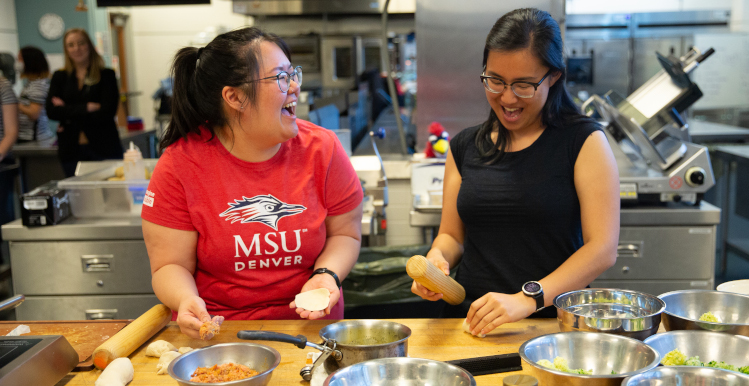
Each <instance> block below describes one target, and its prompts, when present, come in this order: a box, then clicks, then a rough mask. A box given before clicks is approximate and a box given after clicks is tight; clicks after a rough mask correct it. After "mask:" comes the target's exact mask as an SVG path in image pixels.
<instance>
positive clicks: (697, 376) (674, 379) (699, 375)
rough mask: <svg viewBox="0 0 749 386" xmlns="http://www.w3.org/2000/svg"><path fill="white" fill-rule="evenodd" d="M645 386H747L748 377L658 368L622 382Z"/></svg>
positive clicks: (704, 369)
mask: <svg viewBox="0 0 749 386" xmlns="http://www.w3.org/2000/svg"><path fill="white" fill-rule="evenodd" d="M645 385H659V386H680V385H705V386H749V375H744V374H741V373H737V372H735V371H729V370H721V369H713V368H709V367H692V366H678V367H658V368H656V369H653V370H650V371H646V372H644V373H642V374H637V375H633V376H631V377H628V378H627V379H625V380H624V381H623V382H622V386H645Z"/></svg>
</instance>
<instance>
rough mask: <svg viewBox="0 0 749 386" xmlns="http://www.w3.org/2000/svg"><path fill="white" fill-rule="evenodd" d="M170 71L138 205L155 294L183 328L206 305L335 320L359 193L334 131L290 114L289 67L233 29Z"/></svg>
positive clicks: (267, 41)
mask: <svg viewBox="0 0 749 386" xmlns="http://www.w3.org/2000/svg"><path fill="white" fill-rule="evenodd" d="M172 75H173V78H174V90H173V100H172V102H173V103H172V118H171V121H170V123H169V126H168V127H167V129H166V131H165V133H164V136H163V138H162V140H161V149H162V150H163V151H164V153H163V155H162V156H161V158H159V163H158V165H157V166H156V169H155V170H154V173H153V176H152V177H151V181H150V183H149V185H148V190H147V191H146V199H145V200H144V201H143V211H142V214H141V217H142V218H143V237H144V239H145V242H146V247H147V249H148V257H149V259H150V261H151V273H152V275H153V278H152V283H153V289H154V292H155V293H156V296H158V298H159V300H161V302H163V303H164V304H165V305H167V306H168V307H169V308H171V309H172V310H174V311H176V312H177V315H176V320H177V323H178V324H179V326H180V328H181V330H182V332H183V333H185V334H187V335H188V336H190V337H192V338H197V337H198V331H199V329H200V327H201V323H205V322H207V321H209V320H210V319H211V318H210V316H209V313H210V314H211V315H216V316H219V317H220V316H223V317H225V318H226V319H239V320H247V319H296V318H299V317H302V318H308V319H317V318H322V317H327V318H331V319H342V318H343V297H342V296H343V295H342V292H341V290H340V286H341V281H342V280H343V279H344V278H345V277H346V275H348V273H349V271H350V270H351V268H352V267H353V266H354V264H355V263H356V260H357V258H358V255H359V248H360V246H361V218H362V197H363V194H362V189H361V184H360V183H359V179H358V177H357V176H356V173H355V172H354V169H353V166H352V165H351V162H350V161H349V159H348V157H347V156H346V153H345V151H344V149H343V146H341V144H340V142H339V141H338V140H337V138H336V136H335V134H333V132H331V131H329V130H326V129H324V128H322V127H319V126H316V125H313V124H311V123H309V122H306V121H302V120H301V119H297V117H296V115H295V112H296V102H297V100H298V99H299V88H300V87H301V83H302V68H301V67H294V66H292V64H291V54H290V52H289V47H288V46H287V45H286V43H285V42H284V41H283V40H281V38H279V37H278V36H276V35H274V34H271V33H265V32H263V31H261V30H259V29H257V28H254V27H247V28H242V29H238V30H235V31H231V32H227V33H224V34H221V35H219V36H217V37H216V38H215V39H213V41H211V42H210V43H208V45H207V46H206V47H204V48H200V49H197V48H195V47H186V48H183V49H181V50H179V52H177V55H176V57H175V58H174V63H173V66H172ZM321 288H325V289H327V290H328V291H329V293H330V295H329V298H328V299H327V307H325V309H324V310H306V309H303V308H301V307H299V308H297V307H296V303H295V302H294V300H295V295H296V294H298V293H300V292H305V291H310V290H314V289H321ZM320 292H324V291H320Z"/></svg>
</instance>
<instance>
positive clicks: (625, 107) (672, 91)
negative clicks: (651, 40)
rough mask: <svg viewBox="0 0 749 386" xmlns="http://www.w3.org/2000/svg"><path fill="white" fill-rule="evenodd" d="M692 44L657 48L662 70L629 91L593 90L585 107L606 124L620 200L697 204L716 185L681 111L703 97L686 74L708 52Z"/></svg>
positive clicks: (704, 151)
mask: <svg viewBox="0 0 749 386" xmlns="http://www.w3.org/2000/svg"><path fill="white" fill-rule="evenodd" d="M713 52H714V50H713V49H712V48H710V49H709V50H707V51H706V52H705V53H700V52H699V51H698V50H697V49H695V48H692V49H691V50H690V51H689V52H687V53H686V54H685V55H684V56H682V57H678V58H677V57H674V56H669V57H665V56H663V55H661V54H659V53H657V52H656V55H657V56H658V61H659V62H660V64H661V65H662V66H663V69H662V70H660V71H659V72H658V73H657V74H655V75H654V76H653V77H652V78H651V79H650V80H648V81H647V82H645V84H643V85H642V86H641V87H640V88H638V89H637V90H635V92H633V93H632V94H631V95H629V96H628V97H626V98H622V97H621V96H620V95H618V94H617V93H616V92H614V91H609V92H608V93H606V94H605V95H604V96H599V95H593V96H592V97H590V98H589V99H588V100H587V101H585V103H583V106H582V108H583V111H585V112H586V113H587V114H588V115H589V116H593V117H595V118H596V119H598V120H599V121H600V122H601V124H602V125H603V126H604V133H605V134H606V137H607V138H608V140H609V144H610V145H611V149H612V150H613V152H614V156H615V157H616V162H617V166H618V168H619V187H620V190H619V193H620V197H621V199H622V204H661V203H668V202H684V203H689V204H693V205H697V204H699V202H700V201H701V200H702V198H703V195H704V193H705V192H707V190H708V189H710V188H711V187H712V186H713V185H715V178H714V176H713V169H712V166H711V164H710V156H709V154H708V150H707V148H706V147H705V146H700V145H696V144H694V143H691V140H690V137H689V132H688V131H687V128H688V124H687V122H686V120H685V119H684V118H683V116H682V113H683V112H684V111H685V110H686V109H687V108H688V107H689V106H691V105H692V104H693V103H694V102H696V101H697V100H698V99H699V98H700V97H702V95H703V94H702V91H700V89H699V87H697V85H696V84H695V83H693V82H692V81H691V79H690V78H689V74H690V73H691V72H692V71H694V69H696V68H697V67H698V66H699V64H700V63H701V62H702V61H703V60H705V59H707V58H708V57H709V56H710V55H712V54H713Z"/></svg>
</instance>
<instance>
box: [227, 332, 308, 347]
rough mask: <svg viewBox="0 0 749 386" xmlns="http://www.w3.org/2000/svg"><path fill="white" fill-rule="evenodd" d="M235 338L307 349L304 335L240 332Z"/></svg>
mask: <svg viewBox="0 0 749 386" xmlns="http://www.w3.org/2000/svg"><path fill="white" fill-rule="evenodd" d="M237 338H239V339H244V340H270V341H274V342H284V343H291V344H293V345H295V346H297V347H299V348H305V347H307V337H306V336H304V335H297V336H291V335H288V334H282V333H280V332H271V331H258V330H242V331H239V332H237Z"/></svg>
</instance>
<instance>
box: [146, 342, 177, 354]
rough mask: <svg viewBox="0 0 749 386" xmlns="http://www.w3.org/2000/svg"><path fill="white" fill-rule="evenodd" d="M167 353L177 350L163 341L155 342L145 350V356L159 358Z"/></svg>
mask: <svg viewBox="0 0 749 386" xmlns="http://www.w3.org/2000/svg"><path fill="white" fill-rule="evenodd" d="M167 351H177V348H176V347H174V345H173V344H171V343H169V342H167V341H165V340H157V341H155V342H153V343H151V344H149V345H148V348H146V356H147V357H156V358H161V355H162V354H164V353H165V352H167Z"/></svg>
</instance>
